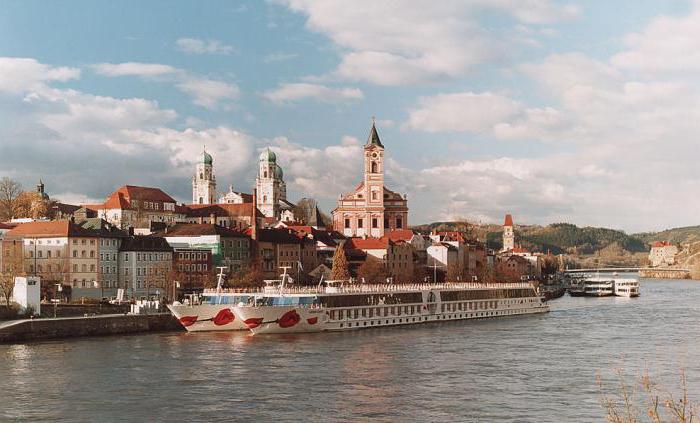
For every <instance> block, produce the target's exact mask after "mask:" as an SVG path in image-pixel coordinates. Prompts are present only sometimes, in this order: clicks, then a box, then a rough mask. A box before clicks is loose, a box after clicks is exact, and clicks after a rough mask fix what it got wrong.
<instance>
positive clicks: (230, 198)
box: [219, 185, 253, 204]
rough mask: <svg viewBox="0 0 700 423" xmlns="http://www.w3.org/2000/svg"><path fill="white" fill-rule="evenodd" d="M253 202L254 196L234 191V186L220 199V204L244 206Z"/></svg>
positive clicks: (229, 187)
mask: <svg viewBox="0 0 700 423" xmlns="http://www.w3.org/2000/svg"><path fill="white" fill-rule="evenodd" d="M251 202H253V196H252V195H250V194H245V193H242V192H237V191H234V190H233V185H229V186H228V192H227V193H226V194H224V195H222V196H221V197H219V204H243V203H251Z"/></svg>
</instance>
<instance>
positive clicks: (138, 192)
mask: <svg viewBox="0 0 700 423" xmlns="http://www.w3.org/2000/svg"><path fill="white" fill-rule="evenodd" d="M117 193H121V194H122V195H124V198H125V199H126V200H127V201H129V202H131V200H139V201H158V202H163V203H177V201H175V199H174V198H173V197H171V196H169V195H168V194H166V193H165V192H163V190H161V189H160V188H151V187H139V186H134V185H124V186H122V187H120V188H119V189H118V190H116V191H115V192H114V193H112V195H114V194H117Z"/></svg>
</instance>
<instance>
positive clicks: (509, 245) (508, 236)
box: [503, 214, 515, 251]
mask: <svg viewBox="0 0 700 423" xmlns="http://www.w3.org/2000/svg"><path fill="white" fill-rule="evenodd" d="M514 248H515V232H514V231H513V217H512V216H511V215H509V214H507V215H506V220H505V222H503V251H509V250H513V249H514Z"/></svg>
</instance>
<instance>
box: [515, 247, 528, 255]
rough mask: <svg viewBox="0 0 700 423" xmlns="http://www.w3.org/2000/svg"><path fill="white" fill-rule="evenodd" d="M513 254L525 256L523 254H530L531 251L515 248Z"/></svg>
mask: <svg viewBox="0 0 700 423" xmlns="http://www.w3.org/2000/svg"><path fill="white" fill-rule="evenodd" d="M512 252H513V253H516V254H523V253H529V252H530V250H528V249H526V248H522V247H515V248H513V250H512Z"/></svg>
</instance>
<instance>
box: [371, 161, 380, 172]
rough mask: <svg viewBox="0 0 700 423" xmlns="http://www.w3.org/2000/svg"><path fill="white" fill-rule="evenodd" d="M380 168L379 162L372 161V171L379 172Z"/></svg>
mask: <svg viewBox="0 0 700 423" xmlns="http://www.w3.org/2000/svg"><path fill="white" fill-rule="evenodd" d="M378 169H379V166H377V162H372V173H377V171H378Z"/></svg>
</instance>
